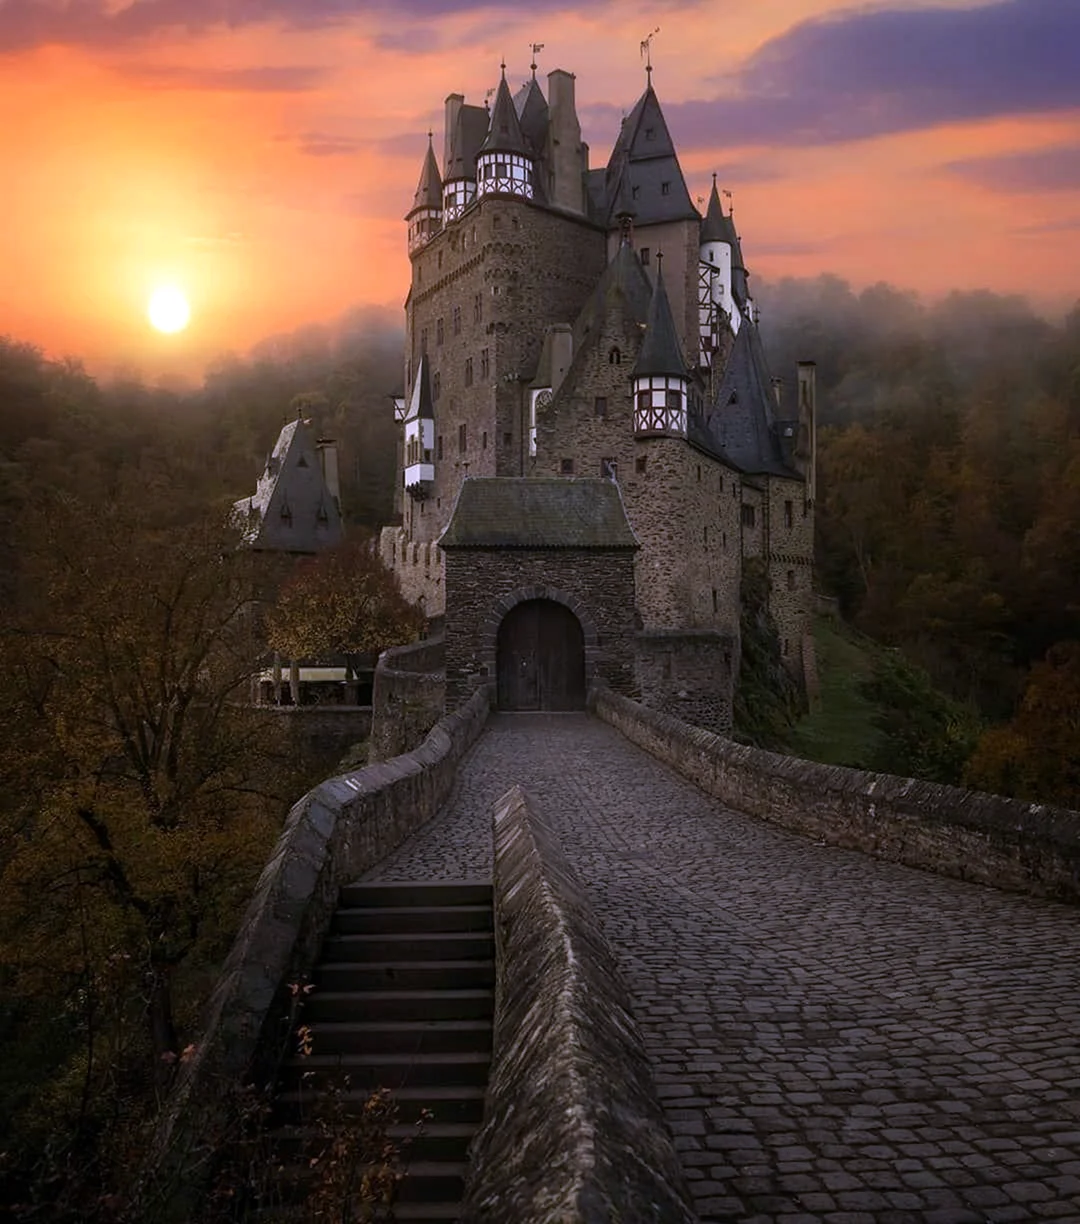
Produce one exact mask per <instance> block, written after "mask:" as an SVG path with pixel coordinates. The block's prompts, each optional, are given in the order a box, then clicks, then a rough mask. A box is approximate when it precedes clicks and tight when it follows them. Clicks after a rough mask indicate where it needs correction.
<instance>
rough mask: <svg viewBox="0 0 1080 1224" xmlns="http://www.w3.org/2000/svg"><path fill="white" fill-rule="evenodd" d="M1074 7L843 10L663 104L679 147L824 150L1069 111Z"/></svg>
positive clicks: (1078, 97) (1033, 3) (1027, 4)
mask: <svg viewBox="0 0 1080 1224" xmlns="http://www.w3.org/2000/svg"><path fill="white" fill-rule="evenodd" d="M1078 46H1080V4H1077V3H1076V0H1003V2H1001V3H996V4H984V5H982V6H980V7H978V8H964V9H953V8H948V9H936V8H921V9H900V8H894V9H886V10H881V11H876V12H875V11H871V12H866V11H856V12H850V11H849V12H845V13H843V14H840V15H838V16H834V17H826V18H821V19H814V20H811V21H806V22H803V23H801V24H799V25H797V26H795V27H793V28H792V29H790V30H788V31H787V32H786V33H784V34H781V35H780V36H778V37H777V38H774V39H772V40H771V41H770V42H768V43H766V44H765V45H764V46H763V47H761V48H760V49H759V50H758V51H757V52H755V53H754V55H752V56H751V57H750V58H749V59H748V60H747V61H746V62H745V63H744V64H743V65H742V67H741V68H740V69H739V70H738V71H737V72H736V73H735V74H734V75H733V76H732V77H728V78H725V79H724V80H723V81H722V82H720V81H718V82H717V83H718V84H721V83H722V84H723V85H724V86H726V91H725V93H724V94H723V95H722V96H719V97H716V98H713V99H711V100H699V101H689V102H684V103H681V104H673V105H670V106H666V107H665V113H666V115H667V119H668V122H669V124H670V125H671V127H672V129H673V134H674V136H675V137H676V140H677V141H678V142H679V143H680V145H681V146H682V147H686V148H707V147H711V146H715V145H716V144H717V143H718V142H721V141H730V142H732V143H737V144H739V145H747V144H758V143H762V144H783V145H799V144H832V143H838V142H844V141H851V140H862V139H868V138H872V137H875V136H882V135H887V134H891V133H897V132H908V131H917V130H919V129H922V128H927V127H934V126H938V125H941V124H946V123H954V122H965V121H971V120H977V119H986V118H992V117H995V116H998V115H1010V114H1032V113H1038V112H1043V111H1062V110H1071V109H1075V108H1080V71H1078V70H1077V52H1076V48H1077V47H1078Z"/></svg>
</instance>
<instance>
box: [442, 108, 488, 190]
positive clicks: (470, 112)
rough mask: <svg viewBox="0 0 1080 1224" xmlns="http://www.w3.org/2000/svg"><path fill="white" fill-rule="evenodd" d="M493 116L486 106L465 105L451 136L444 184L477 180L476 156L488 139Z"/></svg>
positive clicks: (459, 112)
mask: <svg viewBox="0 0 1080 1224" xmlns="http://www.w3.org/2000/svg"><path fill="white" fill-rule="evenodd" d="M490 122H491V116H490V115H489V114H488V112H487V108H486V107H484V106H467V105H463V106H462V107H461V109H460V110H459V111H458V117H457V122H456V123H455V124H454V130H453V132H452V133H451V136H450V157H449V159H448V160H447V163H446V167H445V169H446V177H445V178H444V179H443V182H444V183H448V182H450V180H451V179H475V178H476V156H477V154H478V153H479V152H480V146H481V145H482V144H483V143H484V140H485V138H486V137H487V131H488V124H489V123H490Z"/></svg>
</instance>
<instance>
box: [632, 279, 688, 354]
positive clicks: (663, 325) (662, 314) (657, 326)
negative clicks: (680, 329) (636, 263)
mask: <svg viewBox="0 0 1080 1224" xmlns="http://www.w3.org/2000/svg"><path fill="white" fill-rule="evenodd" d="M687 373H688V371H687V368H686V359H685V358H684V357H683V355H682V349H681V348H680V347H679V337H678V333H677V332H676V331H675V320H674V319H673V318H672V317H671V304H670V303H669V302H668V295H667V289H665V288H664V276H663V272H662V271H661V267H660V260H659V257H658V258H657V269H656V287H655V288H654V289H653V293H652V300H651V301H650V302H649V313H648V316H647V317H646V319H645V338H644V340H643V341H642V344H641V351H640V352H639V353H638V359H637V361H635V362H634V369H633V371H632V373H631V377H632V378H643V377H646V376H649V375H662V374H664V375H668V376H671V377H674V378H686V377H687Z"/></svg>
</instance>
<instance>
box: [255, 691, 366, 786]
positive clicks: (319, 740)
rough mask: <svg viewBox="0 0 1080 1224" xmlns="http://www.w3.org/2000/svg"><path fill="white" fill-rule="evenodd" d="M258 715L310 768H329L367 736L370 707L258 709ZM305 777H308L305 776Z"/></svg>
mask: <svg viewBox="0 0 1080 1224" xmlns="http://www.w3.org/2000/svg"><path fill="white" fill-rule="evenodd" d="M259 716H260V717H261V718H263V719H265V720H267V721H268V722H269V723H270V725H272V726H274V727H276V728H277V729H278V730H279V731H280V732H281V734H282V735H283V737H284V738H285V739H287V740H288V742H289V744H290V745H291V746H292V748H293V750H294V751H296V752H297V753H299V754H300V755H301V756H302V757H303V759H304V760H305V761H311V762H313V765H312V768H313V769H314V768H316V767H318V766H319V765H320V764H323V763H325V765H326V767H327V768H328V769H329V768H333V766H334V765H335V764H337V762H339V761H340V760H341V758H342V757H343V756H344V755H345V753H346V752H348V751H349V749H350V748H353V747H355V746H356V745H357V744H360V743H363V741H364V740H366V739H367V738H368V736H369V735H370V734H371V706H348V705H312V706H260V707H259ZM308 776H309V777H310V776H311V775H308Z"/></svg>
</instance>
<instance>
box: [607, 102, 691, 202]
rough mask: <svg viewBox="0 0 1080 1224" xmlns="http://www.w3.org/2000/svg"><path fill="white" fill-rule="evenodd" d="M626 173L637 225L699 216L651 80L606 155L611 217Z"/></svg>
mask: <svg viewBox="0 0 1080 1224" xmlns="http://www.w3.org/2000/svg"><path fill="white" fill-rule="evenodd" d="M622 176H628V177H629V181H630V188H631V193H632V195H633V197H634V199H635V200H636V202H637V219H638V224H639V225H653V224H657V223H660V222H664V221H681V220H692V219H695V218H697V217H699V216H700V214H699V213H698V210H697V209H696V208H695V207H694V205H693V202H692V201H691V199H690V192H689V191H688V190H687V187H686V180H685V179H684V178H683V173H682V170H681V169H680V167H679V159H678V156H677V155H676V152H675V142H674V141H673V140H672V139H671V133H670V132H669V131H668V126H667V122H666V121H665V119H664V112H663V111H662V110H661V109H660V99H659V98H657V96H656V91H655V90H654V89H653V87H652V84H651V83H650V85H649V86H648V88H647V89H646V90H645V92H644V93H643V94H642V95H641V97H640V98H639V99H638V100H637V103H636V105H635V106H634V109H633V110H632V111H631V112H630V114H629V115H628V116H627V118H626V119H625V121H624V122H623V125H622V130H621V131H620V132H619V138H618V140H616V142H615V147H614V148H613V149H612V151H611V157H610V158H609V159H608V164H607V171H606V182H607V187H608V201H609V212H608V219H609V221H610V220H611V219H612V218H613V216H614V212H613V209H614V204H615V187H616V186H617V183H618V179H619V178H620V177H622Z"/></svg>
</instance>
